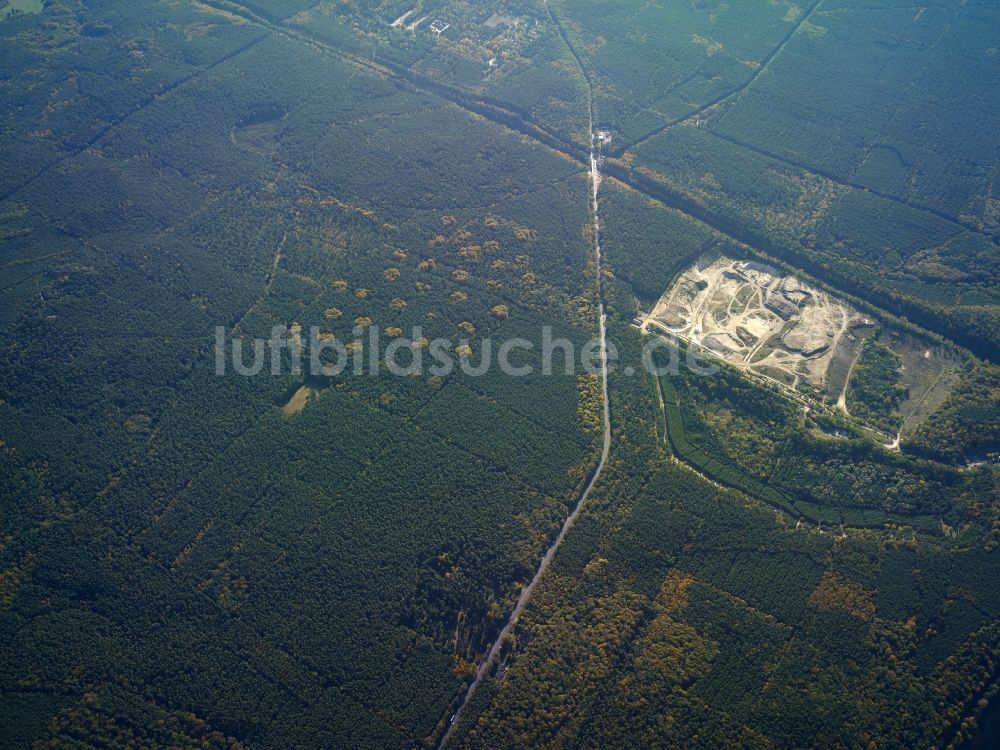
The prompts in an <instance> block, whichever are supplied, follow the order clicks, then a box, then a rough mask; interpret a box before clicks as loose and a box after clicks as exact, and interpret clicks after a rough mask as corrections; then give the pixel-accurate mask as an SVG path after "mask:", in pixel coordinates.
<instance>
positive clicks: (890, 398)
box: [847, 337, 906, 432]
mask: <svg viewBox="0 0 1000 750" xmlns="http://www.w3.org/2000/svg"><path fill="white" fill-rule="evenodd" d="M899 366H900V359H899V356H898V355H897V354H896V353H895V352H893V351H892V349H890V348H889V347H888V346H886V345H885V344H882V343H880V342H879V341H878V340H877V338H876V337H872V338H869V339H867V340H866V341H865V343H864V345H863V346H862V348H861V354H860V355H859V357H858V361H857V363H856V364H855V365H854V369H853V370H852V371H851V382H850V385H849V387H848V389H847V404H848V407H849V408H850V409H851V413H852V414H855V413H856V414H857V415H858V416H859V417H861V418H862V419H866V420H868V421H869V422H871V423H872V424H875V425H877V426H878V427H880V428H881V429H883V430H886V431H890V432H891V431H894V430H897V429H899V426H900V425H901V424H902V421H903V419H902V417H901V416H900V415H899V411H898V409H899V404H900V402H901V401H902V400H903V399H904V398H906V386H904V385H903V384H902V383H901V382H900V372H899Z"/></svg>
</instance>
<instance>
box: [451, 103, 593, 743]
mask: <svg viewBox="0 0 1000 750" xmlns="http://www.w3.org/2000/svg"><path fill="white" fill-rule="evenodd" d="M590 130H591V147H590V201H591V212H592V213H593V227H594V256H595V259H596V262H597V266H596V267H597V305H598V312H599V313H600V318H599V324H598V332H599V336H600V343H601V392H602V394H603V396H604V414H603V422H604V435H603V444H602V447H601V458H600V460H599V461H598V462H597V465H596V466H595V467H594V472H593V473H592V474H591V475H590V480H589V481H588V482H587V484H586V485H585V486H584V488H583V491H582V492H581V493H580V499H579V500H578V501H577V503H576V506H575V507H574V508H573V511H572V512H571V513H570V514H569V515H568V516H567V517H566V521H565V522H564V523H563V526H562V529H560V530H559V535H558V536H557V537H556V539H555V541H554V542H553V543H552V545H551V546H550V547H549V548H548V549H547V550H546V551H545V555H544V556H543V557H542V560H541V562H540V563H539V564H538V570H536V571H535V575H534V576H533V577H532V579H531V581H530V582H529V583H528V585H527V586H525V587H524V588H523V589H522V590H521V595H520V596H519V597H518V598H517V604H515V605H514V609H513V610H512V611H511V613H510V618H509V619H508V620H507V624H506V625H504V627H503V630H501V631H500V634H499V635H498V636H497V638H496V640H495V641H494V643H493V647H492V648H491V649H490V652H489V654H487V656H486V658H485V659H483V661H482V663H481V664H480V665H479V668H478V669H477V670H476V676H475V679H473V681H472V684H471V685H469V688H468V690H466V691H465V696H464V697H463V698H462V703H461V705H460V706H459V708H458V711H456V712H455V713H454V715H452V717H451V719H450V720H449V722H448V730H447V731H446V732H445V733H444V736H442V737H441V741H440V742H439V743H438V748H439V750H441V749H442V748H444V747H445V746H446V745H447V744H448V740H449V739H450V738H451V734H452V732H453V731H454V729H455V727H456V726H457V725H458V723H459V720H460V719H461V717H462V713H463V712H464V711H465V708H466V706H468V705H469V701H471V700H472V696H473V695H475V693H476V688H478V687H479V683H480V682H482V680H483V678H484V677H485V676H486V675H487V674H489V672H490V670H491V669H492V668H493V664H494V662H496V660H497V656H499V654H500V649H501V648H502V647H503V644H504V641H506V639H507V636H508V635H509V634H510V632H511V631H512V630H513V629H514V626H515V625H517V621H518V618H519V617H520V616H521V612H522V610H523V609H524V607H525V606H526V605H527V603H528V600H529V599H531V595H532V593H533V592H534V590H535V586H537V585H538V582H539V581H540V580H541V578H542V575H544V573H545V571H546V570H548V568H549V565H550V564H551V562H552V559H553V558H554V557H555V554H556V550H558V549H559V545H561V544H562V542H563V539H565V538H566V534H567V533H568V532H569V530H570V529H571V528H573V524H574V523H576V519H577V517H578V516H579V515H580V511H581V510H583V505H584V503H585V502H586V501H587V498H588V497H589V495H590V491H591V490H592V489H593V488H594V485H595V484H597V480H598V478H599V477H600V476H601V471H602V470H603V469H604V464H605V462H606V461H607V459H608V452H609V451H610V450H611V413H610V410H609V408H608V355H607V341H606V337H605V323H606V319H607V315H606V313H605V311H604V299H603V296H602V295H601V235H600V221H599V219H598V216H597V191H598V188H600V185H601V174H600V172H599V170H598V165H597V161H598V155H597V147H596V145H595V143H596V138H595V134H594V123H593V117H591V123H590Z"/></svg>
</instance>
